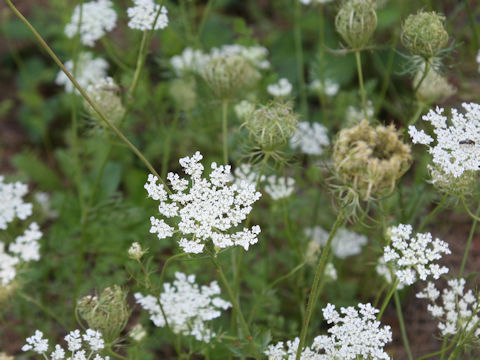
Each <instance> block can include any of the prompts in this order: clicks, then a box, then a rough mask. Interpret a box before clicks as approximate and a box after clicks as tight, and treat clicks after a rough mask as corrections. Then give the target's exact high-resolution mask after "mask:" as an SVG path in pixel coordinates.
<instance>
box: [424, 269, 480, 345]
mask: <svg viewBox="0 0 480 360" xmlns="http://www.w3.org/2000/svg"><path fill="white" fill-rule="evenodd" d="M464 288H465V279H462V278H461V279H452V280H449V281H448V288H445V289H443V291H442V296H441V303H440V304H438V303H437V300H439V298H440V291H439V290H437V288H436V287H435V285H434V284H433V283H431V282H429V283H428V284H427V287H426V288H425V289H424V290H423V291H421V292H419V293H418V294H417V298H420V299H428V300H430V302H431V304H429V305H428V307H427V309H428V312H429V313H430V314H431V315H432V316H433V317H434V318H437V319H438V320H439V323H438V329H439V330H440V331H441V333H442V335H443V336H447V335H457V334H460V333H461V332H466V333H468V332H471V334H470V335H471V336H472V337H474V338H475V339H476V340H477V341H478V337H479V336H480V328H479V327H478V324H479V320H480V318H479V316H478V315H479V312H480V308H479V306H480V305H479V302H478V296H475V295H474V294H473V292H472V290H471V289H469V290H468V291H467V292H465V290H464ZM464 334H465V333H464ZM465 335H466V334H465Z"/></svg>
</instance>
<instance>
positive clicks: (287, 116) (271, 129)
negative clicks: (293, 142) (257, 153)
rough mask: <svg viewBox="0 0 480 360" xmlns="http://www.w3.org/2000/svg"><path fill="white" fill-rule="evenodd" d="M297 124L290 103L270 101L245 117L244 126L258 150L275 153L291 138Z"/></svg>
mask: <svg viewBox="0 0 480 360" xmlns="http://www.w3.org/2000/svg"><path fill="white" fill-rule="evenodd" d="M297 122H298V117H297V115H296V114H295V113H294V112H293V107H292V103H290V102H283V101H272V102H270V103H268V104H267V105H263V106H260V107H259V108H258V109H256V110H255V111H254V112H253V113H251V114H250V116H247V119H246V120H245V126H246V128H247V130H248V132H249V134H250V137H251V138H252V139H253V140H254V142H255V144H256V145H257V146H258V147H259V148H261V149H262V150H265V151H275V150H278V149H279V148H280V147H281V146H283V145H285V144H286V143H287V142H288V140H289V139H290V138H291V137H292V135H293V134H294V133H295V130H296V128H297Z"/></svg>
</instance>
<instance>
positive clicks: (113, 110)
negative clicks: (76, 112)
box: [84, 77, 125, 124]
mask: <svg viewBox="0 0 480 360" xmlns="http://www.w3.org/2000/svg"><path fill="white" fill-rule="evenodd" d="M119 91H120V89H119V87H118V86H117V85H116V84H115V81H114V80H113V79H112V78H111V77H106V78H103V79H99V81H98V82H96V83H95V84H93V85H89V86H88V87H87V94H88V96H89V97H90V98H91V99H92V100H93V102H95V104H96V105H97V106H98V107H99V108H100V110H101V111H102V113H103V115H105V116H106V117H107V119H108V120H110V121H111V122H112V123H114V124H117V123H118V122H119V121H120V119H121V118H122V117H123V115H124V114H125V108H124V107H123V105H122V101H121V99H120V96H119ZM84 103H85V108H86V110H87V111H88V113H89V114H90V115H91V116H92V117H94V118H98V116H99V115H98V113H97V112H96V111H95V110H94V109H93V108H92V107H91V106H90V104H89V103H88V102H86V101H85V102H84ZM100 122H101V121H100ZM101 123H102V124H103V122H101Z"/></svg>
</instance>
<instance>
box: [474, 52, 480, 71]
mask: <svg viewBox="0 0 480 360" xmlns="http://www.w3.org/2000/svg"><path fill="white" fill-rule="evenodd" d="M475 60H477V64H478V71H479V72H480V50H478V52H477V57H476V59H475Z"/></svg>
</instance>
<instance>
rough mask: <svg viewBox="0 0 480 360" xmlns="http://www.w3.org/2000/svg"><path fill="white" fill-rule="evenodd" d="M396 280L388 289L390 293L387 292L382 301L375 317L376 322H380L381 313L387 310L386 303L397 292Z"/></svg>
mask: <svg viewBox="0 0 480 360" xmlns="http://www.w3.org/2000/svg"><path fill="white" fill-rule="evenodd" d="M398 282H399V281H398V279H395V281H394V282H393V283H392V287H391V288H390V291H389V292H388V294H387V296H385V298H384V299H383V303H382V306H381V307H380V312H379V313H378V315H377V320H378V321H380V319H381V318H382V316H383V313H384V312H385V309H386V308H387V305H388V303H389V302H390V299H391V298H392V296H393V294H394V293H395V291H396V290H397V286H398Z"/></svg>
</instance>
